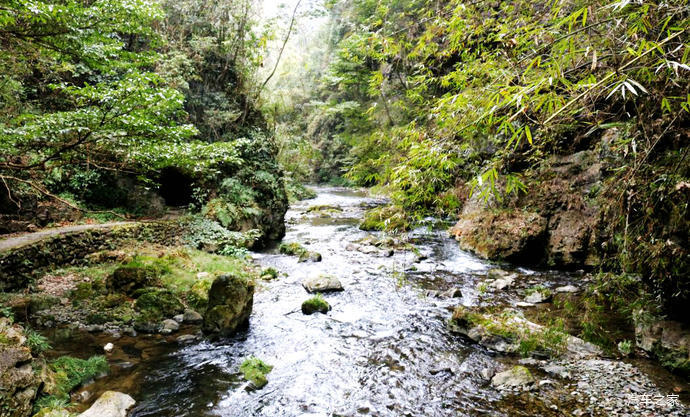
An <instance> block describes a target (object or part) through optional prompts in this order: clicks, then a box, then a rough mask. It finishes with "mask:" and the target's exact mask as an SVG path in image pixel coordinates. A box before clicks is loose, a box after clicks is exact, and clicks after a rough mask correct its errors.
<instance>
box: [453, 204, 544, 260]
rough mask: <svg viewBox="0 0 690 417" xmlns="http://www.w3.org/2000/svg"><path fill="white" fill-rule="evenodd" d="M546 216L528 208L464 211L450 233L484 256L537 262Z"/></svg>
mask: <svg viewBox="0 0 690 417" xmlns="http://www.w3.org/2000/svg"><path fill="white" fill-rule="evenodd" d="M546 226H547V222H546V219H545V218H544V217H542V216H541V215H539V214H538V213H534V212H525V211H518V210H515V211H488V210H487V211H478V212H471V213H468V214H463V215H462V216H461V217H460V220H459V221H458V223H457V224H456V225H455V226H454V227H453V228H451V230H450V233H451V235H453V236H454V237H455V239H456V240H457V241H458V242H459V243H460V247H461V248H462V249H463V250H468V251H471V252H474V253H475V254H477V255H478V256H480V257H482V258H485V259H502V260H507V261H518V262H520V263H538V262H539V261H541V260H542V259H543V257H544V247H545V245H546V240H547V239H546V237H547V236H546Z"/></svg>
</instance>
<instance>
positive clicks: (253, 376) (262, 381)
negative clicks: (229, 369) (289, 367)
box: [240, 356, 273, 388]
mask: <svg viewBox="0 0 690 417" xmlns="http://www.w3.org/2000/svg"><path fill="white" fill-rule="evenodd" d="M271 370H273V366H272V365H269V364H267V363H266V362H264V361H262V360H261V359H259V358H255V357H253V356H252V357H250V358H249V359H246V360H245V361H244V362H242V365H240V372H242V375H244V379H246V380H247V381H250V382H251V383H252V384H254V386H255V387H256V388H263V387H264V386H265V385H266V384H267V383H268V379H267V378H266V375H267V374H268V373H269V372H271Z"/></svg>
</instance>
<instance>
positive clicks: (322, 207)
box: [307, 204, 343, 213]
mask: <svg viewBox="0 0 690 417" xmlns="http://www.w3.org/2000/svg"><path fill="white" fill-rule="evenodd" d="M341 211H343V209H342V208H341V207H338V206H333V205H329V204H319V205H315V206H311V207H309V208H308V209H307V213H339V212H341Z"/></svg>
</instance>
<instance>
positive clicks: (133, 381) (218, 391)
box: [73, 187, 677, 417]
mask: <svg viewBox="0 0 690 417" xmlns="http://www.w3.org/2000/svg"><path fill="white" fill-rule="evenodd" d="M317 191H318V197H317V198H316V199H312V200H307V201H302V202H299V203H297V204H294V205H293V206H292V207H291V209H290V211H289V212H288V214H287V216H286V222H287V234H286V236H285V238H284V240H283V241H284V242H299V243H301V244H303V245H304V246H305V247H306V248H307V249H309V250H311V251H316V252H319V253H321V254H322V256H323V261H322V262H306V263H298V262H297V258H296V257H294V256H287V255H281V254H279V253H278V251H277V249H276V248H272V249H268V250H266V251H265V252H262V253H254V254H253V256H254V258H255V260H256V261H257V262H258V263H260V264H261V265H262V266H263V267H269V266H272V267H274V268H276V269H277V270H278V271H280V272H281V276H280V277H279V278H278V279H275V280H272V281H262V282H260V283H257V292H256V294H255V296H254V308H253V313H252V315H251V319H250V325H249V328H248V329H247V330H245V331H241V332H240V333H238V334H236V335H235V336H234V337H232V338H229V339H224V340H221V341H213V342H211V341H206V340H204V341H201V342H198V343H195V344H190V345H187V346H182V347H180V346H179V345H176V344H174V343H173V344H170V343H165V340H163V339H160V336H158V338H155V337H154V336H143V335H142V336H139V338H143V339H140V340H139V341H136V340H134V339H136V338H130V339H127V338H126V337H125V338H123V339H120V340H118V341H115V343H116V344H119V345H127V346H129V347H128V348H126V349H124V350H125V351H128V352H129V353H130V354H131V355H132V356H136V355H139V356H141V358H142V359H141V361H140V362H138V363H136V364H132V363H131V362H129V361H127V360H126V358H121V359H120V360H118V359H117V358H114V359H112V358H111V362H112V364H113V365H112V369H113V371H112V374H111V376H109V377H106V378H103V379H101V380H98V381H97V382H96V384H97V385H104V386H107V387H108V388H109V389H115V390H121V391H123V392H127V393H130V394H131V395H132V396H133V397H134V398H135V399H136V400H137V404H136V406H135V407H134V409H133V410H132V411H131V412H130V416H132V417H145V416H165V417H183V416H227V417H229V416H273V417H275V416H304V417H318V416H324V417H325V416H359V415H371V416H475V415H491V416H510V415H537V414H539V413H538V412H534V413H532V412H531V411H529V409H528V408H525V404H526V402H525V401H506V399H505V395H504V394H502V393H501V392H499V391H498V390H495V389H493V388H492V387H491V386H490V385H489V383H488V381H487V380H486V379H485V378H483V377H482V376H481V372H480V371H481V370H482V369H485V368H492V367H494V368H495V367H496V366H500V365H501V364H504V365H505V364H508V365H510V364H511V363H514V362H516V361H517V360H518V359H519V358H502V357H497V356H496V355H494V354H492V353H491V352H489V351H488V350H486V349H484V348H482V347H481V346H478V345H476V344H472V343H471V342H468V341H466V340H465V339H463V338H462V337H460V336H458V335H456V334H453V333H451V332H450V331H449V330H448V328H447V327H448V326H447V321H448V319H449V318H450V315H451V312H452V309H453V307H454V306H456V305H458V304H464V305H466V306H471V305H476V304H477V303H479V302H481V295H480V293H479V291H478V289H477V287H478V283H479V282H481V280H482V279H483V278H484V277H485V275H486V273H487V271H488V270H489V269H491V268H495V267H496V265H495V264H492V263H490V262H487V261H484V260H480V259H478V258H476V257H474V256H472V255H470V254H468V253H466V252H463V251H461V250H459V249H458V246H457V244H456V243H455V242H454V241H453V240H452V239H450V238H448V237H447V235H446V233H445V231H444V230H440V231H431V230H430V229H427V228H421V229H418V230H415V231H413V232H411V233H410V239H411V241H412V242H413V243H414V245H415V247H416V248H417V250H418V252H417V253H414V252H413V251H411V250H397V249H396V250H395V251H394V253H393V254H392V255H391V254H390V253H386V251H385V250H381V249H377V248H375V247H374V246H373V245H366V244H357V242H360V241H362V240H363V239H364V240H366V239H367V238H369V237H370V236H371V235H375V236H376V237H377V238H379V237H383V236H384V235H383V234H382V233H379V232H375V233H372V232H364V231H361V230H359V229H358V227H357V225H358V224H359V222H360V219H361V218H362V216H363V213H364V210H365V209H366V208H368V207H372V206H375V205H377V204H381V203H382V201H381V200H379V199H376V198H373V197H369V196H368V195H367V194H366V193H365V192H363V191H357V190H352V189H340V188H327V187H319V188H317ZM315 205H331V206H337V207H339V208H341V209H342V210H341V211H339V210H334V211H331V212H328V214H323V213H319V212H313V213H309V212H307V209H308V208H309V207H313V206H315ZM362 248H369V249H367V250H363V249H362ZM365 252H367V253H365ZM502 267H503V268H505V269H510V268H506V266H505V265H503V266H502ZM515 270H516V271H517V272H519V273H520V274H521V277H523V279H525V280H528V281H534V282H535V283H536V282H538V283H542V284H545V285H547V286H557V285H567V284H571V283H576V281H577V278H578V277H579V275H578V274H566V273H556V272H535V271H530V270H526V269H515ZM321 273H327V274H332V275H335V276H337V277H338V278H339V279H340V281H341V282H342V284H343V286H344V288H345V290H344V291H343V292H338V293H329V294H325V295H324V298H325V299H326V300H327V301H328V302H329V303H330V305H331V306H332V310H331V311H330V312H329V313H328V314H313V315H310V316H306V315H303V314H302V313H301V311H300V305H301V303H302V302H303V301H304V300H305V299H307V298H308V297H309V295H308V294H307V292H306V291H305V290H304V288H303V287H302V285H301V281H302V280H303V279H304V278H306V277H310V276H313V275H318V274H321ZM284 274H287V275H286V276H285V275H284ZM451 288H457V289H459V290H460V292H461V293H462V297H461V298H452V297H447V296H446V297H443V296H439V295H438V294H441V293H443V292H444V291H447V290H449V289H451ZM519 301H521V299H519V298H516V297H512V298H511V297H510V296H507V295H506V296H505V299H503V300H501V302H504V303H506V304H507V305H511V304H512V305H514V304H516V303H517V302H519ZM183 330H184V329H183ZM89 337H93V336H89ZM103 342H104V341H103V340H96V341H93V340H92V341H91V344H93V345H94V346H102V343H103ZM73 343H76V344H82V347H83V346H84V344H89V342H88V341H80V340H74V339H73ZM96 349H97V348H96ZM128 349H129V350H128ZM142 352H143V354H142ZM249 356H256V357H258V358H261V359H262V360H264V361H265V362H267V363H269V364H271V365H273V366H274V368H273V370H272V372H271V373H270V374H268V380H269V382H268V385H266V386H265V387H264V388H263V389H261V390H256V391H251V390H247V389H246V388H247V384H246V382H245V381H244V380H243V379H242V376H241V374H240V373H239V369H238V368H239V365H240V363H241V362H242V361H243V360H244V359H246V358H247V357H249ZM659 375H661V376H659V377H658V378H656V379H657V380H662V379H663V378H667V379H668V381H667V383H668V384H669V387H670V386H671V385H673V384H675V383H677V381H675V380H673V379H672V378H671V377H668V376H667V375H666V374H664V373H663V372H661V373H659ZM657 384H663V382H657ZM87 388H88V389H91V390H92V391H93V390H94V389H93V388H89V387H87ZM669 389H670V388H669ZM525 395H527V394H525ZM558 395H560V394H558V393H554V394H553V395H552V396H553V397H557V396H558ZM514 397H515V396H514ZM527 403H530V401H527ZM554 407H556V406H552V407H551V409H553V410H552V411H553V413H554V414H549V415H570V414H559V411H557V410H558V408H555V409H554ZM558 407H566V408H567V407H571V410H572V409H574V408H576V406H575V405H572V404H570V405H569V403H568V401H565V400H564V401H563V402H562V404H561V403H559V406H558ZM547 409H548V407H547ZM540 415H543V414H540Z"/></svg>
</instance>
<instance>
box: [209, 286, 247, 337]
mask: <svg viewBox="0 0 690 417" xmlns="http://www.w3.org/2000/svg"><path fill="white" fill-rule="evenodd" d="M253 303H254V283H253V282H251V281H248V280H247V279H245V278H243V277H240V276H235V275H230V274H227V275H221V276H219V277H217V278H216V279H215V280H214V281H213V284H211V289H209V291H208V307H207V309H206V312H205V313H204V325H203V330H204V331H205V332H207V333H218V334H220V335H224V336H227V335H231V334H233V333H235V331H237V329H238V328H240V327H241V326H244V325H245V324H246V323H248V322H249V316H250V315H251V313H252V305H253Z"/></svg>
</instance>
